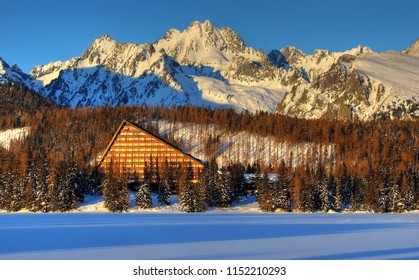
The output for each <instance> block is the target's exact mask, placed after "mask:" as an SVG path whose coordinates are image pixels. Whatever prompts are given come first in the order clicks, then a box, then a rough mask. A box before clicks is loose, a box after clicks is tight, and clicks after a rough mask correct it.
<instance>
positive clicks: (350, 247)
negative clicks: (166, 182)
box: [0, 212, 419, 260]
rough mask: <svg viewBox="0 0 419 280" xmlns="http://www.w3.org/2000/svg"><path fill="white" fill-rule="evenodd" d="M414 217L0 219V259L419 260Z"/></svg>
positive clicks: (158, 215)
mask: <svg viewBox="0 0 419 280" xmlns="http://www.w3.org/2000/svg"><path fill="white" fill-rule="evenodd" d="M418 236H419V214H330V213H329V214H277V213H275V214H267V213H231V212H229V213H227V212H226V213H223V212H207V213H202V214H187V213H124V214H110V213H64V214H58V213H54V214H39V213H37V214H32V213H17V214H6V213H0V259H46V260H49V259H64V260H71V259H97V260H103V259H111V260H112V259H122V260H124V259H132V260H133V259H160V260H163V259H192V260H203V259H204V260H205V259H215V260H216V259H273V260H274V259H288V260H290V259H306V260H311V259H326V260H335V259H419V238H418Z"/></svg>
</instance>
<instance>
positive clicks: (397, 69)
mask: <svg viewBox="0 0 419 280" xmlns="http://www.w3.org/2000/svg"><path fill="white" fill-rule="evenodd" d="M417 54H418V41H417V42H416V43H415V44H413V45H412V46H411V47H410V48H408V49H407V50H405V51H404V52H402V53H399V52H386V53H374V52H372V51H371V50H370V49H369V48H368V47H363V46H358V47H357V48H354V49H352V50H349V51H345V52H335V53H331V52H329V51H328V50H315V51H314V53H313V54H309V55H308V54H305V53H304V52H302V51H301V50H299V49H297V48H295V47H286V48H283V49H281V50H273V51H271V52H270V53H269V54H268V55H267V54H265V53H264V52H263V51H260V50H259V51H256V50H255V49H253V48H252V47H249V46H246V44H245V43H244V41H243V40H242V38H241V37H240V36H239V35H238V34H237V33H236V32H234V31H233V30H232V29H230V28H227V27H224V28H221V29H219V28H216V27H215V26H214V25H213V24H211V22H209V21H205V22H199V21H195V22H193V23H192V24H191V25H190V26H189V27H188V28H186V29H185V30H183V31H179V30H176V29H170V30H169V31H167V32H166V34H165V35H164V36H163V37H162V38H161V39H159V40H157V41H156V42H154V43H151V44H134V43H123V44H121V43H118V42H116V41H114V40H113V39H112V38H111V37H110V36H109V35H104V36H103V37H101V38H98V39H96V40H95V41H94V42H93V43H92V44H91V45H90V46H89V48H88V49H87V50H86V51H85V52H84V53H83V54H82V55H81V56H79V57H75V58H72V59H70V60H69V61H66V62H61V61H58V62H52V63H50V64H47V65H44V66H36V67H35V68H34V69H33V70H32V71H31V72H30V76H28V75H26V76H24V75H21V76H22V77H25V78H22V79H23V80H24V81H26V82H25V84H27V85H28V86H30V87H32V88H34V89H36V90H37V91H39V92H40V93H42V94H43V95H44V96H47V97H49V98H51V99H53V100H54V101H56V102H57V103H59V104H62V105H65V106H70V107H81V106H99V105H136V104H151V105H164V106H172V105H187V104H192V105H198V106H212V107H234V108H236V109H237V110H249V111H251V112H256V111H260V110H263V111H269V112H275V111H277V112H278V113H280V114H285V115H289V116H295V117H303V118H346V119H348V118H359V119H363V120H368V119H376V118H409V117H418V116H419V112H418V100H417V99H418V95H419V94H418V93H419V91H418V85H419V75H418V69H419V67H418V66H419V65H418V59H419V57H417ZM3 68H4V67H3ZM9 68H10V67H9ZM0 69H2V68H0ZM17 72H18V71H16V73H17ZM22 74H23V73H22ZM1 75H2V76H1ZM2 77H3V79H5V78H4V77H6V76H5V74H2V72H1V71H0V79H2ZM7 77H11V75H10V74H8V76H7ZM7 79H9V78H7ZM25 79H26V80H25ZM18 80H19V79H18Z"/></svg>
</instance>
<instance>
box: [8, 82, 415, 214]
mask: <svg viewBox="0 0 419 280" xmlns="http://www.w3.org/2000/svg"><path fill="white" fill-rule="evenodd" d="M0 95H1V98H0V116H1V118H0V131H5V130H7V129H12V128H21V127H27V128H29V133H28V135H27V136H26V137H24V138H23V139H20V140H19V141H14V142H13V143H11V145H10V148H8V149H5V148H2V147H1V146H0V210H5V211H9V212H14V211H19V210H22V209H27V210H29V211H33V212H66V211H71V210H73V209H75V207H76V206H77V203H78V202H80V201H83V196H84V195H85V194H89V195H97V196H99V195H100V196H103V197H104V199H105V206H106V207H107V208H108V209H109V210H110V211H113V212H124V211H126V210H127V209H128V207H129V196H128V190H129V189H132V190H136V191H138V195H137V203H138V206H139V207H140V208H145V209H146V208H150V207H151V193H155V194H157V197H158V202H159V203H160V204H161V205H164V204H170V195H171V194H176V195H178V197H179V198H180V201H181V209H182V210H183V211H185V212H202V211H205V210H206V209H208V208H209V207H229V206H230V205H231V204H232V203H233V202H234V201H237V200H238V199H240V197H242V196H244V195H247V194H249V193H252V194H255V195H256V197H257V201H258V203H259V205H260V208H261V209H262V210H263V211H285V212H286V211H297V212H316V211H321V212H327V211H329V210H334V211H371V212H382V213H384V212H404V211H409V210H416V209H419V149H418V140H419V139H418V137H419V123H418V121H417V120H381V121H368V122H358V121H347V120H327V119H321V120H306V119H297V118H290V117H285V116H281V115H278V114H271V113H266V112H258V113H256V114H250V113H248V112H242V113H238V112H236V111H234V110H233V109H211V108H198V107H192V106H183V107H171V108H167V107H151V106H135V107H98V108H79V109H69V108H62V107H59V106H56V105H54V104H53V103H52V102H51V101H49V100H47V99H45V98H42V97H40V96H39V95H37V94H35V93H33V92H31V91H29V90H28V89H25V88H20V87H16V86H13V85H11V84H2V85H0ZM123 119H127V120H131V121H133V122H136V121H137V120H139V119H141V120H142V121H144V120H145V121H144V124H145V125H146V126H147V129H148V130H150V131H153V132H154V133H156V132H157V131H158V127H157V125H156V123H158V122H156V121H165V122H167V123H170V124H173V125H176V124H181V123H193V124H196V125H200V126H202V127H211V128H212V129H217V131H219V132H221V133H225V134H234V133H239V132H246V133H248V134H249V135H258V136H260V137H270V138H272V139H275V141H277V142H280V143H286V144H287V145H295V144H307V145H310V148H309V149H307V150H306V152H305V153H303V154H299V155H298V157H299V158H298V160H285V159H279V160H278V159H275V160H270V159H267V160H266V159H265V160H253V161H250V160H246V161H238V160H237V158H236V157H233V156H232V157H231V158H229V159H227V161H223V165H222V166H219V165H218V164H217V162H216V160H215V158H216V154H217V145H214V143H217V135H213V134H211V133H207V134H202V135H201V136H200V137H201V139H200V141H201V143H202V146H203V147H204V150H205V158H203V159H204V160H205V161H206V163H207V166H206V168H205V170H204V171H203V172H202V174H199V176H200V178H201V179H200V181H199V182H198V183H192V182H191V180H190V178H192V177H193V176H192V175H191V174H189V173H190V171H182V172H181V171H180V170H174V169H173V168H168V167H167V166H164V165H163V166H158V165H157V164H155V163H153V161H152V160H151V161H150V163H149V166H148V168H147V172H146V174H145V175H144V178H130V180H127V179H126V178H125V176H124V173H123V172H120V171H115V170H109V171H108V172H106V175H105V172H104V170H100V169H99V168H98V167H97V165H96V164H97V158H98V156H99V155H100V154H101V153H102V152H103V151H104V149H105V148H106V146H107V144H108V142H109V140H110V139H111V137H112V135H113V133H114V132H115V130H116V128H117V127H118V126H119V124H120V122H121V121H122V120H123ZM218 136H219V135H218ZM161 137H164V139H165V140H166V141H168V142H170V143H173V144H174V145H176V146H179V147H180V148H182V149H186V150H188V143H187V142H188V141H187V140H188V139H182V140H179V139H175V137H174V136H173V134H171V133H168V134H165V135H161ZM218 148H219V147H218ZM290 153H291V152H290ZM253 158H256V159H257V158H262V156H258V155H254V157H253ZM290 158H293V155H291V154H289V155H288V156H287V159H290ZM249 178H251V180H249Z"/></svg>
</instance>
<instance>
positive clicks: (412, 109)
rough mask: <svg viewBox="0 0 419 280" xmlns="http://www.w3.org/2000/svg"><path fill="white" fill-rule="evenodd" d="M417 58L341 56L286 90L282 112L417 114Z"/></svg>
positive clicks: (362, 116) (393, 54) (390, 54)
mask: <svg viewBox="0 0 419 280" xmlns="http://www.w3.org/2000/svg"><path fill="white" fill-rule="evenodd" d="M418 62H419V60H418V59H417V57H413V56H409V55H405V54H401V53H399V52H395V51H389V52H385V53H370V52H367V53H364V54H362V55H359V56H352V55H344V56H341V57H340V58H339V59H338V60H337V61H336V62H335V63H333V64H332V66H331V67H330V69H329V70H328V71H326V72H324V73H322V74H320V75H319V76H317V77H316V78H314V80H313V81H312V82H311V83H310V84H303V85H299V86H298V87H295V88H294V89H293V90H292V91H290V92H287V94H286V96H285V97H284V99H283V100H282V101H281V102H280V104H279V106H278V111H279V112H280V113H281V114H287V115H291V116H298V117H301V116H303V117H306V118H321V117H327V118H335V117H336V116H338V117H341V118H358V119H362V120H367V119H375V118H392V119H399V118H412V117H413V118H415V117H418V116H419V106H418V105H419V90H418V89H419V64H418Z"/></svg>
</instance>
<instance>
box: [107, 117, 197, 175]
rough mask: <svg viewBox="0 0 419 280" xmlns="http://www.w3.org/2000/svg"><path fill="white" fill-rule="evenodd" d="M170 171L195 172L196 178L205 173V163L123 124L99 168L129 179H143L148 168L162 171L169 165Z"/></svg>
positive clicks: (138, 128)
mask: <svg viewBox="0 0 419 280" xmlns="http://www.w3.org/2000/svg"><path fill="white" fill-rule="evenodd" d="M166 161H167V163H168V165H169V166H170V167H175V168H181V169H186V168H189V170H192V171H193V174H194V178H193V180H194V181H196V180H197V179H198V175H199V173H200V172H201V171H202V170H203V169H204V163H203V162H201V161H200V160H199V159H197V158H195V157H193V156H191V155H189V154H187V153H185V152H183V151H181V150H180V149H179V148H177V147H175V146H173V145H171V144H170V143H168V142H166V141H165V140H163V139H161V138H160V137H158V136H156V135H154V134H152V133H151V132H149V131H147V130H145V129H144V128H141V127H139V126H138V125H136V124H134V123H131V122H129V121H127V120H123V121H122V123H121V124H120V125H119V127H118V129H117V130H116V132H115V134H114V135H113V137H112V139H111V141H110V142H109V144H108V146H107V148H106V150H105V152H104V153H103V155H102V157H101V159H100V161H99V166H100V167H101V168H103V170H104V171H105V172H106V170H109V166H110V165H112V168H114V169H119V170H120V171H121V172H125V173H126V176H127V177H130V176H133V175H134V174H136V175H137V176H138V177H139V178H141V179H143V178H144V171H145V167H146V166H147V165H148V166H150V165H156V163H158V166H159V168H162V167H164V166H165V165H166Z"/></svg>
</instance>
